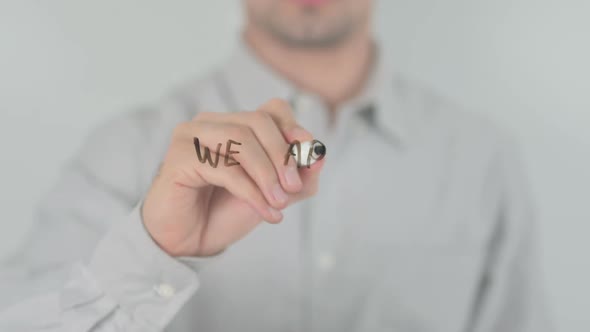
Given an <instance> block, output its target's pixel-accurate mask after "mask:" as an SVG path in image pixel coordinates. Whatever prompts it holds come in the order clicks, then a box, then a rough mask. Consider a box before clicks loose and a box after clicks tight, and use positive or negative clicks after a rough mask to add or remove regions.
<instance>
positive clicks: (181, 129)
mask: <svg viewBox="0 0 590 332" xmlns="http://www.w3.org/2000/svg"><path fill="white" fill-rule="evenodd" d="M189 127H190V123H189V122H181V123H179V124H177V125H176V127H174V129H173V130H172V136H174V137H178V136H182V135H185V133H187V132H188V130H189Z"/></svg>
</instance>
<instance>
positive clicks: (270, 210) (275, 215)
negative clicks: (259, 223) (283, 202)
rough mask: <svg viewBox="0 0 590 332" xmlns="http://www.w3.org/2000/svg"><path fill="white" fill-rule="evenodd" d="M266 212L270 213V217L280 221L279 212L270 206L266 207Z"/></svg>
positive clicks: (281, 215) (280, 214)
mask: <svg viewBox="0 0 590 332" xmlns="http://www.w3.org/2000/svg"><path fill="white" fill-rule="evenodd" d="M268 212H270V215H271V216H272V217H273V218H275V219H281V218H282V217H283V214H282V213H281V211H279V210H277V209H274V208H272V207H270V206H269V207H268Z"/></svg>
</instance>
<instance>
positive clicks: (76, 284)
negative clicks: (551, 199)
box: [0, 42, 550, 332]
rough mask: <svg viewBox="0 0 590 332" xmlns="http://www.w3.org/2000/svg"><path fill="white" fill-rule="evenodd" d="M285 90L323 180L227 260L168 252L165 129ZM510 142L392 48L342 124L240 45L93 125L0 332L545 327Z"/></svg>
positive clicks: (27, 255)
mask: <svg viewBox="0 0 590 332" xmlns="http://www.w3.org/2000/svg"><path fill="white" fill-rule="evenodd" d="M275 97H279V98H285V99H287V100H289V101H290V102H291V103H292V105H293V108H294V112H295V116H296V118H297V119H298V121H299V122H300V123H301V124H302V126H303V127H305V128H306V129H308V130H309V131H310V132H311V133H313V135H314V136H315V137H316V138H317V139H319V140H320V141H322V142H323V143H325V145H326V146H327V156H326V164H325V168H324V170H323V171H322V176H321V182H320V190H319V192H318V194H317V195H316V196H315V197H313V198H312V199H308V200H306V201H304V202H301V203H298V204H296V205H293V206H291V207H289V208H287V209H286V210H285V211H284V213H285V218H284V221H283V222H282V223H280V224H279V225H271V224H266V223H263V224H261V225H260V226H259V227H257V228H256V229H255V230H254V231H253V232H252V233H250V234H249V235H248V236H246V237H245V238H244V239H242V240H240V241H239V242H237V243H235V244H234V245H232V246H231V247H230V248H228V249H227V250H226V251H225V252H223V253H222V254H220V255H218V256H216V257H209V258H196V257H182V258H173V257H170V256H168V255H167V254H166V253H164V252H163V251H162V250H161V249H160V248H159V247H158V246H157V245H156V244H155V243H154V242H153V240H152V239H151V237H150V236H149V234H148V233H147V232H146V230H145V228H144V227H143V223H142V221H141V215H140V209H139V207H140V204H141V201H142V197H143V195H144V194H145V193H146V191H147V189H148V188H149V186H150V184H151V181H152V178H153V176H154V174H155V172H156V170H157V168H158V166H159V164H160V162H161V160H162V158H163V156H164V153H165V152H166V149H167V147H168V144H169V139H170V137H171V132H172V129H173V128H174V127H175V125H177V124H178V123H179V122H181V121H187V120H190V119H191V118H192V117H193V116H194V115H195V114H196V113H197V112H199V111H219V112H235V111H240V110H254V109H256V108H257V107H258V106H260V105H261V104H263V103H264V102H266V101H267V100H269V99H271V98H275ZM526 189H527V188H526V181H525V178H524V174H522V167H521V165H520V164H519V160H518V154H517V152H516V151H515V148H514V144H513V142H512V139H511V138H510V137H509V136H508V135H506V134H505V133H504V132H503V131H502V130H499V129H497V128H496V127H495V126H494V125H492V124H490V123H489V121H487V120H485V119H481V118H480V117H479V116H476V115H474V114H473V113H470V112H467V111H463V110H461V109H460V107H458V106H457V105H455V104H453V103H451V102H449V101H447V100H446V99H444V98H442V97H441V96H439V95H437V94H436V93H433V92H432V91H430V90H429V89H428V88H426V87H424V86H423V85H421V84H419V83H416V82H413V81H411V80H409V79H406V78H404V77H403V76H402V75H400V74H399V73H395V72H393V71H392V70H391V67H390V66H388V64H387V58H386V57H385V56H384V55H383V54H381V56H380V57H379V59H378V61H377V64H376V66H375V68H374V70H373V73H372V75H371V76H370V81H369V83H368V84H367V86H366V88H365V90H364V93H362V94H361V95H360V96H358V97H357V98H354V99H353V100H350V101H349V102H348V103H346V104H345V105H343V106H342V107H340V109H339V110H338V117H337V120H336V122H335V123H333V124H330V122H329V118H328V110H327V109H326V107H325V105H324V104H323V103H322V101H321V100H320V98H318V96H315V95H313V94H311V93H308V92H306V91H301V90H300V89H298V88H297V87H296V86H294V85H293V84H292V83H290V82H288V81H286V80H284V79H283V78H281V77H280V76H279V75H277V74H276V73H274V72H273V71H272V70H271V69H270V68H269V67H267V66H266V65H265V64H263V63H261V62H259V60H258V59H257V58H256V57H255V56H254V55H253V53H252V52H251V50H249V49H248V47H247V46H246V45H245V44H244V43H243V42H242V43H241V44H240V45H239V46H238V48H237V50H236V53H235V54H234V55H233V56H232V58H231V59H230V60H229V61H228V62H227V63H226V64H225V65H224V66H223V67H222V68H220V69H219V70H216V71H214V72H211V73H210V74H209V75H207V76H206V77H205V78H203V79H201V80H198V81H196V82H193V83H190V84H186V85H184V86H182V87H180V88H179V89H176V90H175V91H174V92H173V93H171V94H170V95H168V96H167V97H166V98H164V99H163V100H161V101H159V102H157V103H153V104H152V105H148V106H146V107H143V108H140V109H138V110H135V111H133V112H130V113H126V114H124V115H122V116H120V117H118V118H116V119H113V120H111V121H109V122H107V123H104V124H103V125H101V126H100V127H99V128H98V129H97V130H96V131H94V132H93V133H92V134H91V135H89V137H88V139H87V140H86V141H85V143H84V144H83V145H82V146H81V148H80V150H79V153H78V154H77V155H76V156H75V157H73V158H72V159H71V160H70V162H69V163H68V165H67V167H66V168H65V169H64V171H63V173H62V174H61V177H60V180H59V181H58V182H57V184H56V185H55V187H54V188H53V190H52V191H51V192H50V194H48V195H47V197H46V199H44V200H43V202H42V204H41V205H40V207H39V209H38V214H37V218H36V222H35V224H34V228H33V230H32V233H31V234H30V237H29V238H28V240H27V241H26V242H25V243H24V244H23V247H22V248H23V250H22V251H21V252H20V253H19V254H18V255H16V256H15V257H13V258H12V259H10V260H9V261H7V262H5V263H4V264H3V266H2V270H1V272H0V282H1V283H0V287H1V297H0V331H11V332H14V331H76V332H84V331H170V332H180V331H206V332H217V331H256V332H271V331H272V332H277V331H285V332H286V331H322V332H323V331H339V332H342V331H404V332H431V331H432V332H434V331H437V332H464V331H469V332H492V331H501V332H512V331H514V332H517V331H518V332H544V331H549V330H550V326H549V325H548V322H547V319H546V318H547V317H546V312H545V309H544V306H543V296H542V287H540V285H539V282H538V281H539V279H540V278H539V273H538V270H537V258H536V245H535V240H536V235H535V224H534V216H533V215H532V213H531V212H532V209H531V204H530V202H529V195H528V193H527V190H526Z"/></svg>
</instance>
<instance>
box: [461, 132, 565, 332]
mask: <svg viewBox="0 0 590 332" xmlns="http://www.w3.org/2000/svg"><path fill="white" fill-rule="evenodd" d="M500 145H501V148H500V149H499V150H500V152H499V153H498V154H497V158H495V160H494V163H493V165H492V172H491V176H490V183H492V185H491V187H492V188H494V189H493V190H492V191H493V192H494V194H493V196H495V197H494V199H491V201H496V202H497V208H496V224H495V231H494V233H493V236H492V238H491V240H490V242H489V251H488V253H489V255H488V259H487V264H486V270H485V271H484V275H483V279H482V281H481V287H480V293H479V298H478V299H477V303H476V305H475V310H474V316H473V317H472V318H473V319H472V322H471V323H472V324H471V328H469V329H468V330H469V331H475V332H495V331H503V332H548V331H553V327H552V325H551V322H550V319H549V313H548V308H547V307H546V303H545V298H544V297H545V296H544V290H543V282H542V273H541V269H540V265H539V257H538V242H537V237H538V233H537V225H536V222H535V214H534V209H533V205H532V199H531V195H530V193H529V192H528V188H529V186H528V183H527V180H526V175H525V174H524V167H523V163H522V162H521V160H520V153H519V151H517V150H518V149H517V148H516V144H514V142H512V140H511V139H508V140H504V142H503V143H502V144H500Z"/></svg>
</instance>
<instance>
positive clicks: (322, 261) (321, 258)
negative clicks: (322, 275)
mask: <svg viewBox="0 0 590 332" xmlns="http://www.w3.org/2000/svg"><path fill="white" fill-rule="evenodd" d="M334 263H335V261H334V256H333V255H332V254H330V253H327V252H324V253H321V254H320V255H318V257H317V265H318V268H319V269H320V270H322V271H329V270H331V269H332V268H333V267H334Z"/></svg>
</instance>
